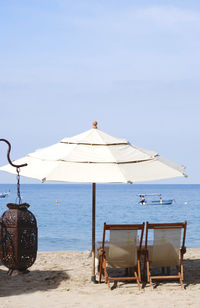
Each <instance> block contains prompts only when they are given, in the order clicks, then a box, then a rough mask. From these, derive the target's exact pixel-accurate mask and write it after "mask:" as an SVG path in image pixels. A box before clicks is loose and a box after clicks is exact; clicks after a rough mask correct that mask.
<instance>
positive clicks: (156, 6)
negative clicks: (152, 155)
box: [0, 0, 200, 184]
mask: <svg viewBox="0 0 200 308" xmlns="http://www.w3.org/2000/svg"><path fill="white" fill-rule="evenodd" d="M199 38H200V2H199V1H198V0H196V1H194V0H190V1H184V0H181V1H176V0H173V1H170V0H169V1H167V0H165V1H158V0H157V1H156V0H155V1H153V0H146V1H145V0H140V1H139V0H137V1H132V0H109V1H107V0H84V1H83V0H76V1H68V0H65V1H64V0H29V1H26V0H18V1H15V0H12V1H11V0H0V108H1V109H0V110H1V120H0V131H1V133H0V138H6V139H8V140H9V141H10V142H11V144H12V150H11V154H10V157H11V159H12V160H15V159H18V158H20V157H23V156H25V155H26V154H28V153H31V152H33V151H35V150H36V149H38V148H42V147H46V146H49V145H52V144H54V143H57V142H59V141H60V140H61V139H63V138H64V137H71V136H74V135H76V134H79V133H81V132H83V131H86V130H88V129H90V128H92V122H93V121H94V120H96V121H98V128H99V129H101V130H103V131H105V132H107V133H109V134H111V135H113V136H116V137H118V138H125V139H128V140H129V142H131V143H132V144H134V145H137V146H139V147H142V148H144V149H148V150H155V151H156V152H158V153H159V154H160V155H161V156H164V157H166V158H168V159H170V160H172V161H175V162H178V163H180V164H182V165H185V166H186V167H187V168H186V173H187V174H188V178H177V179H170V180H168V181H161V182H160V183H175V184H179V183H180V184H195V183H196V184H200V177H199V174H200V167H199V166H200V164H199V154H200V142H199V131H200V120H199V116H200V103H199V101H200V86H199V82H200V57H199V55H200V39H199ZM6 155H7V146H6V144H4V143H3V142H1V143H0V165H4V164H5V163H7V160H6ZM15 182H16V177H15V176H14V175H10V174H7V173H5V172H0V183H15ZM36 182H37V183H39V182H38V181H33V180H31V179H22V183H36Z"/></svg>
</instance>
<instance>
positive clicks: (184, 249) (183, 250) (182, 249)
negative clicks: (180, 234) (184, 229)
mask: <svg viewBox="0 0 200 308" xmlns="http://www.w3.org/2000/svg"><path fill="white" fill-rule="evenodd" d="M180 251H181V254H182V255H184V254H185V253H186V247H185V246H184V247H182V248H181V249H180Z"/></svg>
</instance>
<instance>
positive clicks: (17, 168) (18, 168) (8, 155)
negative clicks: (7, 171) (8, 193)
mask: <svg viewBox="0 0 200 308" xmlns="http://www.w3.org/2000/svg"><path fill="white" fill-rule="evenodd" d="M0 141H3V142H5V143H7V145H8V152H7V159H8V162H9V164H10V165H11V166H13V167H15V168H16V171H17V198H18V201H19V204H21V195H20V175H19V173H20V168H21V167H25V166H27V164H21V165H16V164H13V162H12V161H11V159H10V151H11V144H10V142H9V141H8V140H6V139H2V138H1V139H0Z"/></svg>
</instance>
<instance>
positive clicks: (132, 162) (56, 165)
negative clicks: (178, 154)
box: [0, 122, 186, 281]
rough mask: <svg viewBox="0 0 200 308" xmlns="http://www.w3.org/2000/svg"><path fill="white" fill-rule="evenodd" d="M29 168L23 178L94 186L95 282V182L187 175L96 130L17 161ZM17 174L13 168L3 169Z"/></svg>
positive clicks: (93, 254) (126, 142)
mask: <svg viewBox="0 0 200 308" xmlns="http://www.w3.org/2000/svg"><path fill="white" fill-rule="evenodd" d="M14 163H15V164H17V165H20V164H22V163H27V164H28V166H27V167H24V168H22V169H21V171H20V175H22V176H25V177H30V178H35V179H39V180H41V181H42V182H45V181H61V182H79V183H92V187H93V197H92V200H93V201H92V260H93V261H92V280H93V281H94V280H95V203H96V200H95V199H96V183H135V182H142V181H151V180H160V179H167V178H173V177H181V176H186V175H185V174H184V169H185V167H184V166H181V165H179V164H177V163H174V162H172V161H169V160H167V159H165V158H163V157H161V156H159V154H158V153H157V152H153V151H147V150H144V149H142V148H139V147H136V146H135V145H131V144H130V143H129V142H128V141H127V140H125V139H119V138H116V137H113V136H111V135H109V134H107V133H104V132H103V131H101V130H99V129H97V122H93V128H92V129H90V130H88V131H86V132H84V133H82V134H79V135H76V136H74V137H71V138H64V139H62V140H61V141H60V142H58V143H56V144H54V145H52V146H49V147H46V148H42V149H39V150H36V151H35V152H33V153H30V154H28V155H26V156H25V157H23V158H21V159H18V160H16V161H14ZM0 170H2V171H6V172H10V173H16V170H15V168H13V167H12V166H11V165H5V166H3V167H1V168H0Z"/></svg>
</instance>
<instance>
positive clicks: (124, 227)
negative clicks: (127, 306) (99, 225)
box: [99, 222, 145, 289]
mask: <svg viewBox="0 0 200 308" xmlns="http://www.w3.org/2000/svg"><path fill="white" fill-rule="evenodd" d="M144 227H145V223H144V222H143V224H134V225H130V224H129V225H128V224H127V225H126V224H122V225H117V224H116V225H107V224H106V223H104V230H103V241H102V248H101V249H100V250H99V255H100V270H99V283H101V277H102V271H104V277H105V283H107V284H108V287H109V288H110V284H109V282H110V281H114V282H115V281H131V280H136V281H137V284H138V288H139V289H141V285H140V282H141V270H140V257H141V253H142V240H143V234H144ZM108 230H141V236H140V241H139V247H138V250H137V266H136V267H135V268H134V275H133V276H132V277H110V276H109V275H108V272H107V266H106V265H107V260H106V252H105V236H106V231H108Z"/></svg>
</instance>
